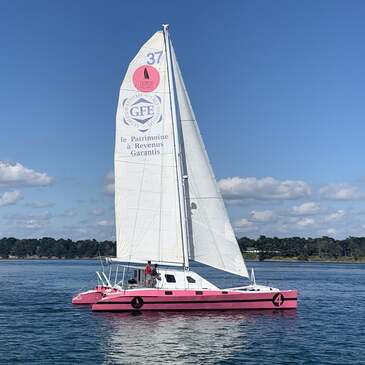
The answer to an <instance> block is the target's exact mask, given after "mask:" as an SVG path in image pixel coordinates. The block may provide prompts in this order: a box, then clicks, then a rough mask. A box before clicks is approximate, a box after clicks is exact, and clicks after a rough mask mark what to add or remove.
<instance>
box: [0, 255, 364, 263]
mask: <svg viewBox="0 0 365 365" xmlns="http://www.w3.org/2000/svg"><path fill="white" fill-rule="evenodd" d="M106 258H107V257H101V259H106ZM18 260H19V261H20V260H27V261H32V260H33V261H36V260H41V261H45V260H51V261H56V260H94V261H99V260H100V257H72V258H66V257H34V256H32V257H15V256H12V257H9V258H2V257H0V262H1V261H18ZM245 261H246V262H284V263H295V262H298V263H324V264H326V263H327V264H365V259H359V260H354V259H346V260H341V259H339V260H331V259H320V258H313V259H310V258H308V259H307V260H301V259H298V258H297V257H285V258H284V257H278V258H275V257H272V258H270V259H265V260H261V261H260V260H259V259H258V258H252V257H247V258H245Z"/></svg>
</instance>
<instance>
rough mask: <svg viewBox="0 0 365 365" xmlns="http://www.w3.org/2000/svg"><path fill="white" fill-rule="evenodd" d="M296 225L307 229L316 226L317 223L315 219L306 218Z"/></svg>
mask: <svg viewBox="0 0 365 365" xmlns="http://www.w3.org/2000/svg"><path fill="white" fill-rule="evenodd" d="M295 224H296V226H298V227H301V228H305V227H308V226H313V225H314V224H315V221H314V219H313V218H307V217H306V218H302V219H299V220H298V221H297V222H296V223H295Z"/></svg>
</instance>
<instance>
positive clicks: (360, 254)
mask: <svg viewBox="0 0 365 365" xmlns="http://www.w3.org/2000/svg"><path fill="white" fill-rule="evenodd" d="M238 244H239V246H240V249H241V251H242V253H243V255H244V257H245V258H249V259H250V258H251V259H259V260H265V259H271V258H283V259H285V258H288V259H291V258H295V259H298V260H312V259H313V260H349V261H350V260H351V261H353V260H355V261H357V260H363V259H365V237H348V238H346V239H343V240H336V239H334V238H331V237H320V238H302V237H291V238H277V237H273V238H270V237H265V236H260V237H259V238H257V239H252V238H247V237H242V238H239V239H238ZM115 253H116V247H115V242H113V241H102V242H99V241H96V240H79V241H72V240H70V239H54V238H50V237H43V238H40V239H35V238H33V239H16V238H13V237H10V238H2V239H0V258H3V259H8V258H66V259H72V258H96V257H99V256H101V257H115Z"/></svg>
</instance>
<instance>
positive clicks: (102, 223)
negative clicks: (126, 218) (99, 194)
mask: <svg viewBox="0 0 365 365" xmlns="http://www.w3.org/2000/svg"><path fill="white" fill-rule="evenodd" d="M97 225H98V226H101V227H110V226H113V225H114V222H113V221H112V220H108V219H104V220H102V221H99V222H98V223H97Z"/></svg>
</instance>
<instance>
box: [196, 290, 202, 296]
mask: <svg viewBox="0 0 365 365" xmlns="http://www.w3.org/2000/svg"><path fill="white" fill-rule="evenodd" d="M195 294H196V295H203V292H202V291H200V290H197V291H196V292H195Z"/></svg>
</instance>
